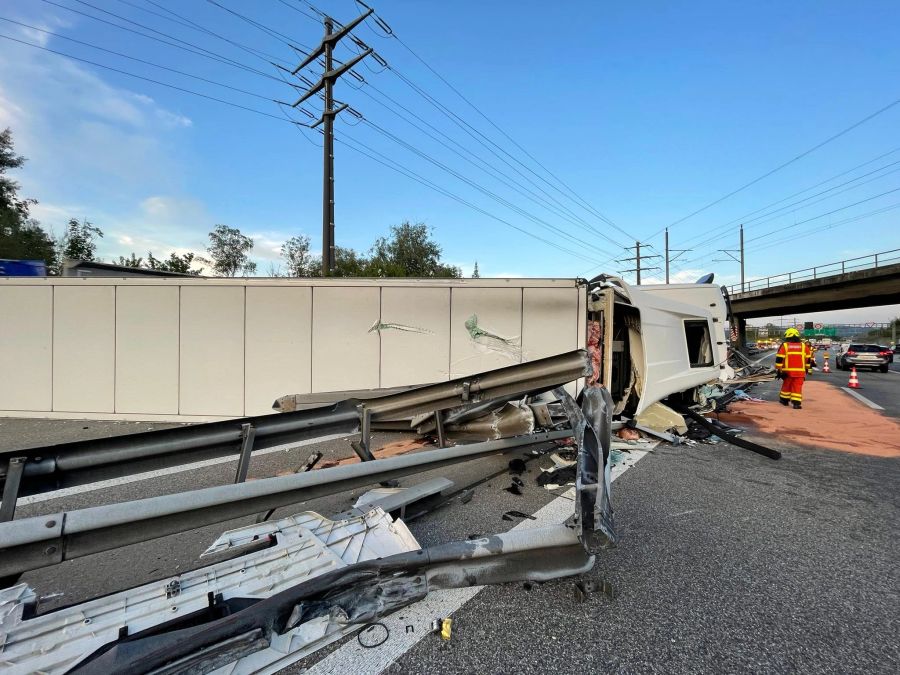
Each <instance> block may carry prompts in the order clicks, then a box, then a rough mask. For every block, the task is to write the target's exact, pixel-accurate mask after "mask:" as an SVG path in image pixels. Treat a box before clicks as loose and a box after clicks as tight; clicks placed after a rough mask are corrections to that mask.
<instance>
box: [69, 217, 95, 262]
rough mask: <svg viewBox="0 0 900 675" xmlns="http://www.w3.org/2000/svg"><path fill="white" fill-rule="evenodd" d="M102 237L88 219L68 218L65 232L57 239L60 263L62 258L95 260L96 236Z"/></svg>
mask: <svg viewBox="0 0 900 675" xmlns="http://www.w3.org/2000/svg"><path fill="white" fill-rule="evenodd" d="M102 237H103V232H102V231H101V230H100V228H99V227H96V226H94V224H93V223H91V222H90V221H88V220H86V219H85V220H82V221H81V222H78V219H77V218H70V219H69V224H68V225H67V226H66V232H65V234H63V236H62V238H60V240H59V253H60V254H59V259H60V264H61V262H62V260H63V259H69V260H95V259H96V258H95V255H96V253H97V238H102Z"/></svg>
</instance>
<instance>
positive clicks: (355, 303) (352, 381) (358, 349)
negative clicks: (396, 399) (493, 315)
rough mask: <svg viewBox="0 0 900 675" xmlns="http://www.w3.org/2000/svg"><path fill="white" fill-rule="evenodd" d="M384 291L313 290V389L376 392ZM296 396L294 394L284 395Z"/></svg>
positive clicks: (352, 288) (361, 288)
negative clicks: (381, 305) (380, 315)
mask: <svg viewBox="0 0 900 675" xmlns="http://www.w3.org/2000/svg"><path fill="white" fill-rule="evenodd" d="M380 295H381V289H380V288H378V287H372V286H320V287H316V288H315V289H314V290H313V309H312V314H313V335H312V390H313V391H316V392H319V391H342V390H345V389H375V388H377V387H378V386H379V385H378V380H379V371H380V369H381V367H380V362H379V358H380V356H381V347H380V339H379V333H378V331H377V330H373V328H374V327H375V325H376V324H377V323H378V319H379V312H380V307H379V306H380V301H379V298H380ZM285 393H294V392H285Z"/></svg>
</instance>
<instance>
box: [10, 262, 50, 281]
mask: <svg viewBox="0 0 900 675" xmlns="http://www.w3.org/2000/svg"><path fill="white" fill-rule="evenodd" d="M45 276H47V265H46V263H44V261H43V260H6V259H4V258H0V277H45Z"/></svg>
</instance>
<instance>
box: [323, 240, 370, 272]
mask: <svg viewBox="0 0 900 675" xmlns="http://www.w3.org/2000/svg"><path fill="white" fill-rule="evenodd" d="M369 264H370V263H369V260H367V259H366V257H365V256H362V255H360V254H359V253H357V252H356V251H354V250H353V249H352V248H344V247H343V246H335V247H334V269H333V270H332V271H331V275H332V276H335V277H368V276H374V275H372V274H369V273H368V269H369Z"/></svg>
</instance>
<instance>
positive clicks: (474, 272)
mask: <svg viewBox="0 0 900 675" xmlns="http://www.w3.org/2000/svg"><path fill="white" fill-rule="evenodd" d="M472 278H473V279H480V278H481V274H480V273H479V272H478V261H477V260H476V261H475V269H473V270H472Z"/></svg>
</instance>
